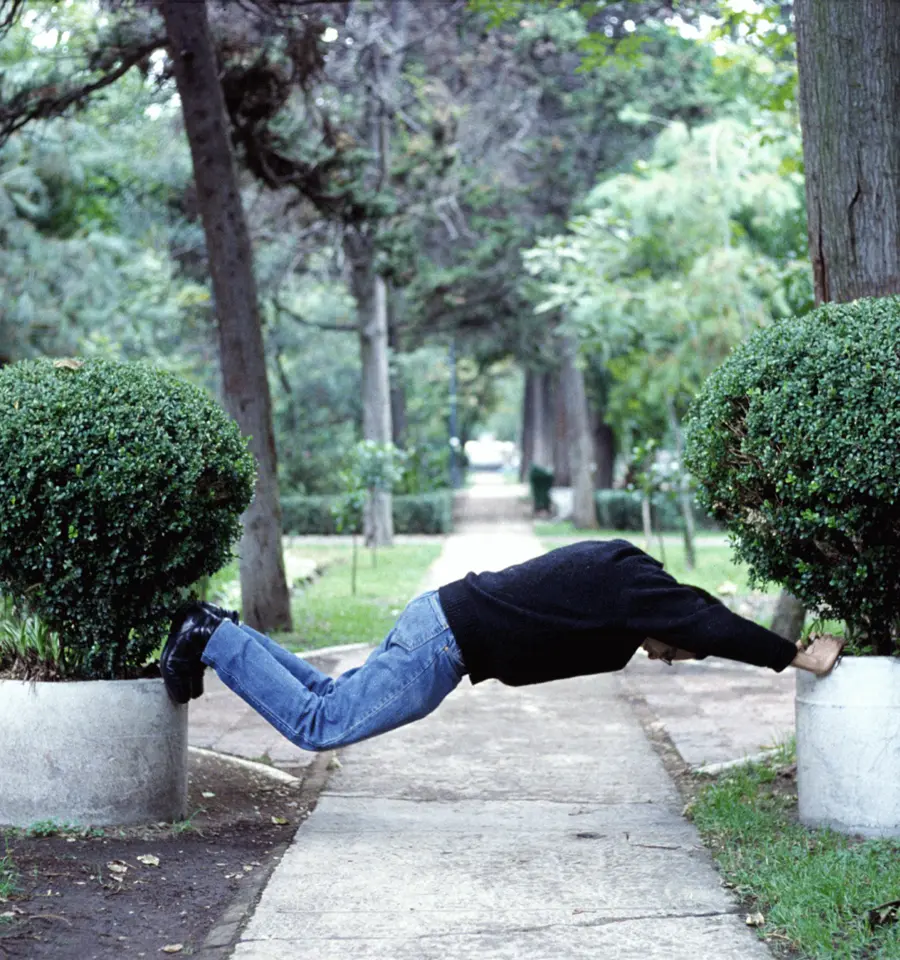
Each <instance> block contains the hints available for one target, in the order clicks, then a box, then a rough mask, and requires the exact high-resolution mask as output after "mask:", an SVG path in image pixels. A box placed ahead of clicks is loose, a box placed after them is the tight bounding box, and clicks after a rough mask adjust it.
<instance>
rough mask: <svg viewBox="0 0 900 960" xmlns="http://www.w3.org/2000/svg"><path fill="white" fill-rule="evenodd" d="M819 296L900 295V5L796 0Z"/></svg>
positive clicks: (878, 0) (892, 0) (882, 0)
mask: <svg viewBox="0 0 900 960" xmlns="http://www.w3.org/2000/svg"><path fill="white" fill-rule="evenodd" d="M794 16H795V18H796V23H797V60H798V64H799V70H800V80H799V83H800V90H799V93H800V122H801V127H802V131H803V156H804V164H805V168H806V198H807V206H808V208H809V252H810V257H811V259H812V263H813V271H814V275H815V284H816V301H817V302H819V303H823V302H826V301H829V300H838V301H846V300H856V299H857V298H859V297H873V296H883V295H885V294H892V293H898V292H900V3H897V2H896V0H856V2H855V3H848V2H847V0H795V3H794Z"/></svg>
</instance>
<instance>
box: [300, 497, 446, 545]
mask: <svg viewBox="0 0 900 960" xmlns="http://www.w3.org/2000/svg"><path fill="white" fill-rule="evenodd" d="M341 499H342V496H341V495H339V494H335V495H330V496H328V495H310V496H307V495H305V494H288V495H286V496H283V497H282V498H281V512H282V523H283V525H284V531H285V533H290V534H296V535H297V536H308V535H320V536H330V535H332V534H336V533H349V532H351V531H353V530H354V529H356V530H360V529H361V528H362V504H361V503H359V501H357V503H358V506H355V507H354V508H352V509H350V510H348V511H347V516H346V518H345V519H344V521H343V523H339V522H338V519H337V514H336V512H335V508H336V507H338V510H337V513H340V507H339V503H340V501H341ZM391 503H392V507H393V514H394V532H395V533H411V534H413V533H428V534H443V533H450V532H451V530H452V526H453V493H452V491H450V490H438V491H433V492H431V493H420V494H395V495H394V496H393V497H392V498H391Z"/></svg>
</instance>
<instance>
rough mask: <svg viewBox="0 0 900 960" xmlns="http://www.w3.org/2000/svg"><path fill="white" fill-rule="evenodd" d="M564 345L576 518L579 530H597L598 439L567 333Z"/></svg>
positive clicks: (574, 348) (562, 372) (564, 384)
mask: <svg viewBox="0 0 900 960" xmlns="http://www.w3.org/2000/svg"><path fill="white" fill-rule="evenodd" d="M562 347H563V350H562V353H563V361H562V368H561V370H560V385H561V387H562V390H563V393H564V394H565V398H566V427H567V432H568V437H569V458H570V459H569V462H570V464H571V467H572V522H573V523H574V524H575V527H576V528H577V529H579V530H595V529H596V528H597V510H596V508H595V506H594V440H593V437H592V436H591V429H590V417H589V415H588V408H587V396H586V393H585V389H584V373H583V372H582V370H581V369H580V367H579V366H578V362H577V351H578V348H577V346H576V344H575V342H574V341H573V340H572V339H571V338H569V337H566V338H564V339H563V341H562Z"/></svg>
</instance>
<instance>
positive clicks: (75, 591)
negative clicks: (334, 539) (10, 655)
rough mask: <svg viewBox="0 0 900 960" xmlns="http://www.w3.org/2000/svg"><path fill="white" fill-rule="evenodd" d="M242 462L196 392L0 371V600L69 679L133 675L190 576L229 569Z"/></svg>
mask: <svg viewBox="0 0 900 960" xmlns="http://www.w3.org/2000/svg"><path fill="white" fill-rule="evenodd" d="M254 481H255V463H254V460H253V457H252V455H251V454H250V453H249V451H248V449H247V444H246V441H245V440H244V439H243V438H242V437H241V434H240V431H239V430H238V428H237V425H236V424H235V423H234V421H233V420H231V419H230V418H229V417H228V415H227V414H226V413H225V412H224V411H223V410H222V409H221V408H220V407H219V406H218V405H217V404H216V403H215V401H214V400H213V399H212V398H211V397H210V396H208V395H207V394H206V393H205V392H204V391H203V390H201V389H199V388H198V387H196V386H194V385H192V384H189V383H186V382H184V381H182V380H180V379H178V378H177V377H175V376H173V375H171V374H168V373H165V372H162V371H160V370H156V369H154V368H153V367H151V366H149V365H146V364H143V363H115V362H112V361H107V360H86V361H84V362H81V361H77V360H58V361H52V360H36V361H23V362H21V363H16V364H13V365H11V366H8V367H5V368H3V369H2V370H0V593H3V594H6V595H7V596H10V597H12V598H13V599H14V600H15V601H16V602H17V604H19V605H21V606H23V607H24V608H25V609H27V610H28V611H29V612H32V613H35V614H37V615H38V616H39V617H40V618H41V619H42V620H44V621H45V622H46V623H47V624H48V625H50V626H51V627H52V628H53V629H55V630H56V631H57V632H58V633H59V635H60V639H61V640H62V642H63V646H64V649H65V651H66V657H67V664H68V666H69V671H70V673H71V675H74V676H80V677H84V678H100V677H108V678H120V677H127V676H133V675H135V674H136V673H137V672H138V671H139V670H140V668H141V667H142V665H143V664H144V663H145V662H146V660H147V658H148V657H149V655H150V654H151V653H152V652H153V650H154V649H155V648H156V646H158V644H159V643H160V641H161V640H162V639H163V637H164V636H165V630H166V627H167V624H168V622H169V619H170V617H171V614H172V610H173V609H174V607H176V606H177V605H178V604H179V603H180V602H181V601H182V600H183V598H184V597H185V595H186V591H187V588H188V587H189V586H190V585H191V584H192V583H194V582H195V581H196V580H197V579H198V578H199V577H201V576H204V575H207V574H211V573H214V572H215V571H216V570H217V569H219V568H220V567H221V566H222V565H223V564H225V563H226V562H227V561H228V560H229V559H230V556H231V551H232V547H233V544H234V542H235V540H236V539H237V537H238V536H239V534H240V516H241V514H242V513H243V511H244V510H245V509H246V508H247V506H248V505H249V503H250V500H251V498H252V496H253V488H254Z"/></svg>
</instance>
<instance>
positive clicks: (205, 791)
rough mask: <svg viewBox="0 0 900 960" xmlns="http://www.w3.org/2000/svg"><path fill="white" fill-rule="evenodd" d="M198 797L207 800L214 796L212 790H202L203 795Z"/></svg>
mask: <svg viewBox="0 0 900 960" xmlns="http://www.w3.org/2000/svg"><path fill="white" fill-rule="evenodd" d="M200 796H201V797H206V799H207V800H208V799H209V798H210V797H214V796H215V794H214V793H213V792H212V790H204V791H203V793H201V794H200Z"/></svg>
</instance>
